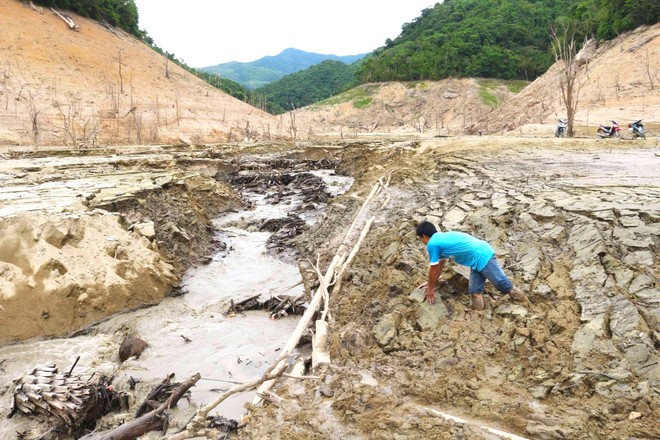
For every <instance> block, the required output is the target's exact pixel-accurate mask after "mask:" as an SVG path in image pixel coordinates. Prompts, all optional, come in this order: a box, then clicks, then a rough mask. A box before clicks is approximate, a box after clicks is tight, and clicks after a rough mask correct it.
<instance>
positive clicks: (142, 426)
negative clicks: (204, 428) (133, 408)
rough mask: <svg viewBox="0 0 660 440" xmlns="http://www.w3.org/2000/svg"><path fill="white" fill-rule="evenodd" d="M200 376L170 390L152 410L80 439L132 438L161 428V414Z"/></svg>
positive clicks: (120, 439) (126, 439)
mask: <svg viewBox="0 0 660 440" xmlns="http://www.w3.org/2000/svg"><path fill="white" fill-rule="evenodd" d="M200 378H201V376H200V374H199V373H197V374H195V375H194V376H191V377H189V378H188V379H187V380H186V381H185V382H183V383H182V384H181V385H179V387H178V388H177V389H176V390H174V391H173V392H172V395H171V396H170V397H169V398H168V399H167V400H166V401H165V402H163V403H162V404H161V405H160V406H159V407H158V408H156V409H154V410H153V411H151V412H148V413H147V414H144V415H143V416H141V417H138V418H137V419H134V420H132V421H130V422H128V423H124V424H123V425H120V426H118V427H116V428H115V429H111V430H110V431H105V432H94V433H91V434H88V435H86V436H84V437H82V438H81V439H80V440H133V439H135V438H137V437H140V436H141V435H144V434H146V433H147V432H149V431H157V430H161V429H163V426H166V425H165V423H166V421H165V420H164V417H161V415H162V414H163V413H164V412H165V411H166V410H168V409H170V408H174V407H176V405H177V403H178V402H179V399H181V397H183V395H184V394H185V393H186V392H187V391H188V390H189V389H190V388H192V386H193V385H195V384H196V383H197V381H198V380H199V379H200Z"/></svg>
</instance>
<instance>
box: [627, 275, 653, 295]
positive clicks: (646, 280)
mask: <svg viewBox="0 0 660 440" xmlns="http://www.w3.org/2000/svg"><path fill="white" fill-rule="evenodd" d="M653 282H654V280H653V278H651V277H650V276H648V275H645V274H640V275H637V276H636V277H635V279H634V280H633V281H632V283H630V286H629V287H628V292H630V293H637V292H639V291H640V290H644V289H646V288H647V287H651V286H652V285H653Z"/></svg>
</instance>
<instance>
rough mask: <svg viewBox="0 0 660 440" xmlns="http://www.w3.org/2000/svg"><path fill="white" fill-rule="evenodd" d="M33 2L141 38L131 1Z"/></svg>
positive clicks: (136, 10)
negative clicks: (122, 30)
mask: <svg viewBox="0 0 660 440" xmlns="http://www.w3.org/2000/svg"><path fill="white" fill-rule="evenodd" d="M33 2H34V3H35V4H39V5H42V6H46V7H49V8H50V7H52V8H60V9H66V10H69V11H73V12H75V13H76V14H78V15H82V16H83V17H89V18H93V19H94V20H97V21H101V22H106V23H108V24H109V25H111V26H115V27H119V28H122V29H124V30H125V31H126V32H128V33H130V34H133V35H135V36H136V37H138V38H142V37H143V33H142V32H141V31H140V28H139V27H138V9H137V6H135V2H134V1H133V0H33Z"/></svg>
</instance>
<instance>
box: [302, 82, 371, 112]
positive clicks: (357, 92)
mask: <svg viewBox="0 0 660 440" xmlns="http://www.w3.org/2000/svg"><path fill="white" fill-rule="evenodd" d="M377 87H378V86H358V87H354V88H352V89H350V90H347V91H345V92H344V93H340V94H339V95H335V96H331V97H330V98H328V99H324V100H323V101H319V102H317V103H316V104H314V106H321V105H335V104H341V103H343V102H349V101H363V100H365V99H367V98H369V99H371V95H372V93H373V91H374V90H376V88H377ZM358 108H362V107H358Z"/></svg>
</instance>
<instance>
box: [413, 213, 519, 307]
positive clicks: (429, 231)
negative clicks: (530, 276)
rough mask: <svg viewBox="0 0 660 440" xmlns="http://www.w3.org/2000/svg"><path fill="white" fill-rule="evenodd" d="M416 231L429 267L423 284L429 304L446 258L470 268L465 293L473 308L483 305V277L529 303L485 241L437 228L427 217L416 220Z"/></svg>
mask: <svg viewBox="0 0 660 440" xmlns="http://www.w3.org/2000/svg"><path fill="white" fill-rule="evenodd" d="M416 232H417V236H418V237H419V238H420V240H422V243H424V244H425V245H426V249H427V250H428V253H429V263H430V268H429V278H428V282H427V284H426V301H427V302H428V303H429V304H433V303H434V302H435V285H436V283H437V281H438V278H439V277H440V274H441V273H442V270H443V269H444V267H445V262H446V261H447V259H448V258H451V259H452V260H454V261H455V262H456V263H458V264H461V265H463V266H467V267H469V268H470V269H471V270H470V281H469V284H468V293H469V294H470V296H471V298H472V308H473V309H474V310H483V309H484V297H483V290H484V285H485V284H486V280H488V281H490V282H491V283H493V285H494V286H495V288H496V289H497V290H499V291H500V292H501V293H503V294H507V295H511V298H512V299H514V300H516V301H524V302H527V303H529V299H528V298H527V295H525V294H524V293H523V292H522V291H521V290H520V289H518V288H516V287H514V286H513V284H512V283H511V281H510V280H509V279H508V278H507V276H506V275H505V274H504V272H503V271H502V268H501V267H500V264H499V263H498V262H497V257H495V251H494V250H493V248H492V247H491V246H490V245H489V244H488V243H486V242H485V241H483V240H479V239H478V238H475V237H473V236H471V235H469V234H466V233H464V232H457V231H448V232H438V230H437V229H436V227H435V225H433V223H430V222H427V221H423V222H421V223H420V224H418V225H417V230H416Z"/></svg>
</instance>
